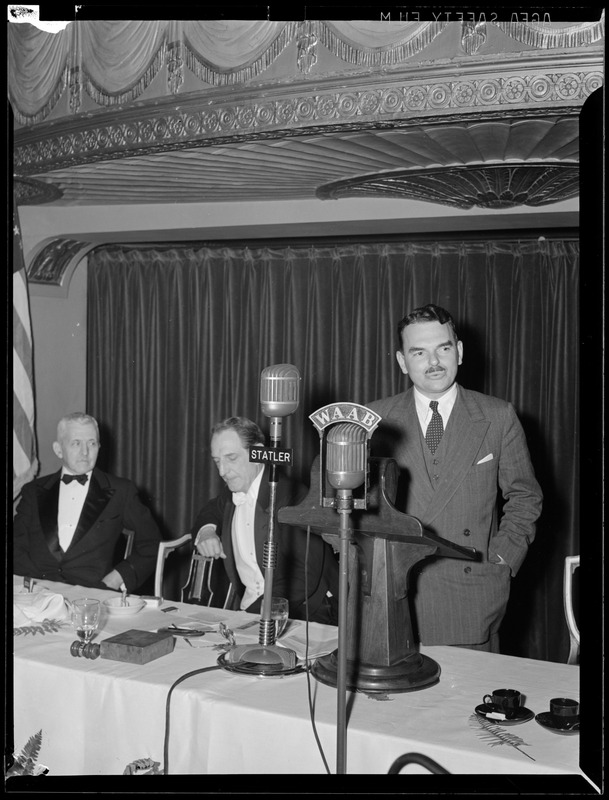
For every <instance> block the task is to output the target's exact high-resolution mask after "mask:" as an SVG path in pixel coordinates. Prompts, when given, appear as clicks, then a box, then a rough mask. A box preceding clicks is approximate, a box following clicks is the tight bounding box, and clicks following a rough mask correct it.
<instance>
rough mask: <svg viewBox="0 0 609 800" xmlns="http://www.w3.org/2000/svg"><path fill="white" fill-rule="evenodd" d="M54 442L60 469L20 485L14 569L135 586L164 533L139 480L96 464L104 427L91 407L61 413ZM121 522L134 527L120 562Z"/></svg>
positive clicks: (153, 559) (103, 585) (36, 575)
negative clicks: (140, 495) (130, 543)
mask: <svg viewBox="0 0 609 800" xmlns="http://www.w3.org/2000/svg"><path fill="white" fill-rule="evenodd" d="M53 450H54V452H55V454H56V455H57V456H58V458H60V459H61V462H62V468H61V470H60V471H59V472H56V473H54V474H53V475H47V476H44V477H42V478H38V479H36V480H34V481H31V482H30V483H28V484H26V485H25V486H24V487H23V490H22V495H21V500H20V502H19V506H18V508H17V514H16V516H15V519H14V520H13V542H14V549H13V570H14V573H15V574H16V575H24V576H26V575H27V576H29V577H32V578H40V579H46V580H50V581H60V582H62V583H71V584H77V585H81V586H89V587H98V588H110V589H121V588H126V589H127V591H134V590H136V589H137V588H138V587H140V586H141V585H142V583H143V582H144V581H145V580H146V579H147V578H148V577H149V576H150V575H151V574H152V572H153V570H154V567H155V564H156V558H157V553H158V546H159V541H160V538H161V537H160V533H159V529H158V527H157V525H156V523H155V521H154V519H153V518H152V515H151V513H150V511H149V510H148V509H147V508H146V506H145V505H143V503H142V502H141V501H140V500H139V498H138V495H137V491H136V487H135V485H134V484H133V483H132V482H131V481H129V480H126V479H125V478H117V477H115V476H113V475H108V474H107V473H105V472H102V471H101V470H100V469H98V468H97V467H96V466H95V463H96V461H97V455H98V452H99V430H98V425H97V422H96V420H95V419H94V418H93V417H91V416H89V415H88V414H83V413H81V412H75V413H73V414H69V415H67V416H66V417H63V418H62V419H61V420H60V421H59V424H58V426H57V441H56V442H54V443H53ZM123 530H130V531H133V533H134V537H133V547H132V552H131V554H130V555H129V556H127V557H126V558H124V559H121V560H120V561H119V562H118V563H116V564H115V563H114V554H115V550H116V547H117V543H118V541H119V538H120V537H121V536H122V533H123Z"/></svg>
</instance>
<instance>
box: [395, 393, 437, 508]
mask: <svg viewBox="0 0 609 800" xmlns="http://www.w3.org/2000/svg"><path fill="white" fill-rule="evenodd" d="M396 410H398V412H399V408H398V409H396ZM401 414H403V420H404V428H405V431H406V433H405V436H406V439H405V441H403V442H401V443H400V445H399V448H398V451H397V453H396V460H397V461H398V463H400V464H402V465H403V467H402V468H406V470H407V471H408V472H409V473H410V475H411V480H410V482H409V485H408V498H409V499H408V507H409V508H415V507H416V508H427V507H428V506H429V504H430V503H431V502H432V500H433V498H434V495H435V492H434V488H433V485H432V483H431V480H430V478H429V474H428V472H427V467H426V465H425V459H424V458H423V454H422V452H421V433H420V430H421V426H420V423H419V417H418V415H417V409H416V406H415V401H414V391H413V390H412V389H410V390H409V391H407V392H406V393H405V395H404V400H403V404H402V411H401ZM401 414H400V416H401Z"/></svg>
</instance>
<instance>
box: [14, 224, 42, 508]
mask: <svg viewBox="0 0 609 800" xmlns="http://www.w3.org/2000/svg"><path fill="white" fill-rule="evenodd" d="M34 412H35V410H34V380H33V357H32V329H31V325H30V308H29V298H28V290H27V277H26V274H25V262H24V260H23V248H22V246H21V232H20V230H19V217H18V214H17V212H16V211H13V500H14V499H16V498H17V496H18V495H19V493H20V492H21V488H22V486H23V485H24V484H26V483H28V481H31V480H32V478H33V477H34V476H35V475H36V472H37V471H38V459H37V457H36V455H37V453H36V434H35V432H34Z"/></svg>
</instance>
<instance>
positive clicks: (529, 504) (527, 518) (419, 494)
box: [368, 386, 542, 645]
mask: <svg viewBox="0 0 609 800" xmlns="http://www.w3.org/2000/svg"><path fill="white" fill-rule="evenodd" d="M368 405H369V407H370V408H371V409H373V410H374V411H376V412H377V413H378V414H380V415H381V417H382V418H383V419H382V421H381V422H380V423H379V426H378V428H377V431H375V433H374V434H373V436H372V440H371V446H372V452H373V454H374V455H376V456H378V457H388V458H393V459H395V461H396V462H397V464H398V466H399V467H400V470H401V478H400V487H399V490H398V498H397V500H396V506H397V507H398V509H399V510H400V511H402V512H404V513H407V514H409V515H412V516H414V517H416V518H417V519H419V520H420V522H421V523H422V525H423V527H424V528H426V529H428V530H429V531H431V532H433V533H435V534H436V535H438V536H441V537H442V538H444V539H447V540H449V541H451V542H455V543H456V544H459V545H464V546H466V547H473V548H475V549H476V550H477V551H478V554H479V560H477V561H466V560H462V559H456V558H450V557H436V556H432V557H431V558H428V559H425V560H423V561H421V562H420V563H419V564H418V565H417V566H416V567H415V569H414V570H413V574H412V575H411V584H410V587H409V593H411V597H413V599H414V611H415V616H416V620H414V622H415V625H416V627H417V628H418V631H419V638H420V640H421V642H422V643H423V644H428V645H434V644H453V645H460V644H463V645H473V644H484V643H486V642H487V641H488V640H489V638H490V637H491V636H492V635H493V634H495V633H497V631H498V629H499V625H500V623H501V620H502V618H503V616H504V614H505V610H506V606H507V601H508V597H509V589H510V578H511V576H514V575H516V573H517V571H518V569H519V567H520V566H521V564H522V562H523V560H524V558H525V555H526V553H527V549H528V547H529V544H530V543H531V542H532V541H533V538H534V536H535V525H536V520H537V518H538V516H539V514H540V513H541V505H542V492H541V489H540V487H539V484H538V483H537V481H536V479H535V474H534V471H533V466H532V464H531V459H530V456H529V451H528V447H527V443H526V438H525V434H524V431H523V429H522V425H521V424H520V421H519V420H518V418H517V416H516V413H515V411H514V408H513V406H512V405H511V404H510V403H507V402H506V401H504V400H500V399H499V398H496V397H491V396H489V395H484V394H480V393H479V392H473V391H469V390H467V389H464V388H462V387H461V386H458V394H457V399H456V402H455V405H454V407H453V410H452V412H451V415H450V417H449V420H448V423H447V424H446V428H445V432H444V435H443V437H442V439H441V441H440V445H439V447H438V449H437V450H436V452H435V454H434V455H432V454H431V453H430V451H429V450H428V448H427V446H426V444H425V440H424V437H423V434H422V431H421V426H420V423H419V419H418V416H417V412H416V407H415V398H414V390H413V389H412V388H411V389H409V390H408V391H406V392H404V393H401V394H398V395H395V396H393V397H389V398H386V399H383V400H377V401H374V402H372V403H369V404H368ZM500 504H502V508H501V509H500V508H499V506H500ZM499 557H501V558H502V559H503V560H504V561H505V562H506V565H503V564H501V563H500V559H499Z"/></svg>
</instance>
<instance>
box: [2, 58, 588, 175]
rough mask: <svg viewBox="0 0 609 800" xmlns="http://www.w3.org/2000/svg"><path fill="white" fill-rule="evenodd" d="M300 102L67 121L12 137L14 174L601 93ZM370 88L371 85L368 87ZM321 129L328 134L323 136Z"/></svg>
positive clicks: (263, 100)
mask: <svg viewBox="0 0 609 800" xmlns="http://www.w3.org/2000/svg"><path fill="white" fill-rule="evenodd" d="M381 80H382V79H381V78H379V77H378V76H377V77H376V78H375V80H369V82H368V84H367V85H366V86H364V87H362V86H361V79H360V85H352V86H348V87H347V88H345V89H343V90H339V89H336V88H334V87H332V88H328V89H326V90H325V91H324V90H319V89H318V90H317V91H310V90H309V91H306V90H305V86H304V85H299V87H298V92H294V91H293V90H292V91H291V92H288V91H286V89H285V87H284V88H283V89H282V91H280V90H281V88H282V87H279V88H278V87H275V88H274V90H273V92H272V93H271V92H269V93H268V96H264V97H261V93H260V92H259V91H258V92H257V93H256V92H251V93H249V94H248V93H243V92H242V93H241V94H242V95H243V97H240V98H239V99H236V100H233V101H231V100H230V99H229V98H228V97H226V96H223V95H221V96H219V97H216V98H214V99H213V100H212V99H209V101H207V102H205V104H204V105H203V100H202V98H201V97H195V98H192V97H191V98H190V99H189V100H188V101H186V98H185V99H184V102H183V103H181V104H180V106H177V107H176V106H171V107H168V106H167V105H161V104H154V105H152V106H146V105H144V104H143V105H142V106H141V107H140V108H138V109H137V110H134V109H133V108H130V109H126V110H124V111H116V110H114V111H112V112H110V111H108V112H105V113H104V114H100V113H96V114H95V115H89V116H84V115H81V116H80V117H79V118H78V119H73V120H70V121H65V122H64V121H62V122H56V123H52V124H43V125H40V126H37V127H36V128H30V129H27V130H20V131H17V132H16V133H15V153H14V168H15V171H16V173H18V174H21V175H27V174H36V173H40V172H46V171H48V170H53V169H59V168H63V167H66V166H71V165H75V164H79V163H87V162H91V161H96V160H103V159H112V158H122V157H125V156H133V155H143V154H146V153H153V152H160V151H164V150H169V149H176V148H189V147H204V146H209V145H217V144H220V143H225V142H229V141H243V140H246V139H249V138H251V139H256V138H261V136H264V135H268V136H272V135H273V134H275V135H279V134H281V135H282V136H285V135H286V132H287V135H298V134H310V133H311V132H312V130H319V131H322V132H324V131H326V130H327V131H328V132H330V131H332V130H339V129H341V126H353V125H354V124H356V125H357V126H360V127H365V126H367V125H373V126H383V125H388V126H396V125H405V124H409V122H410V123H412V120H413V117H415V116H416V117H417V118H419V119H420V118H424V117H434V118H439V115H443V114H454V113H456V112H457V113H462V114H464V113H470V112H471V113H472V114H475V115H476V116H477V117H479V116H480V115H481V114H484V113H488V112H491V111H493V112H497V111H499V112H503V113H506V114H508V113H513V112H514V111H515V110H521V111H522V110H526V111H527V113H531V112H532V113H535V112H536V111H538V110H540V109H543V110H545V111H547V110H548V109H553V108H556V107H557V106H559V107H562V106H571V107H575V108H579V107H580V106H581V105H582V103H583V102H584V101H585V99H586V98H587V97H588V96H589V95H590V94H591V93H592V92H593V91H594V90H595V89H597V88H599V87H600V86H602V84H603V74H602V71H601V70H597V69H590V70H585V69H580V70H569V69H562V70H560V69H553V70H547V71H544V72H540V71H531V72H529V73H527V72H526V71H524V70H523V71H522V72H519V73H518V74H515V73H513V71H510V72H508V73H507V74H503V75H502V74H495V75H493V76H490V75H484V76H476V77H469V78H468V77H467V76H466V75H465V74H464V75H463V77H460V78H455V77H454V76H452V77H451V78H447V79H445V80H435V81H429V79H428V78H427V77H425V76H423V77H422V78H419V79H417V78H415V77H410V79H409V80H408V81H406V82H405V81H397V80H396V79H395V78H393V79H392V80H389V79H388V78H387V77H385V79H384V80H383V81H382V83H383V84H384V85H378V84H379V83H381ZM375 81H376V85H375ZM326 126H327V127H326Z"/></svg>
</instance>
